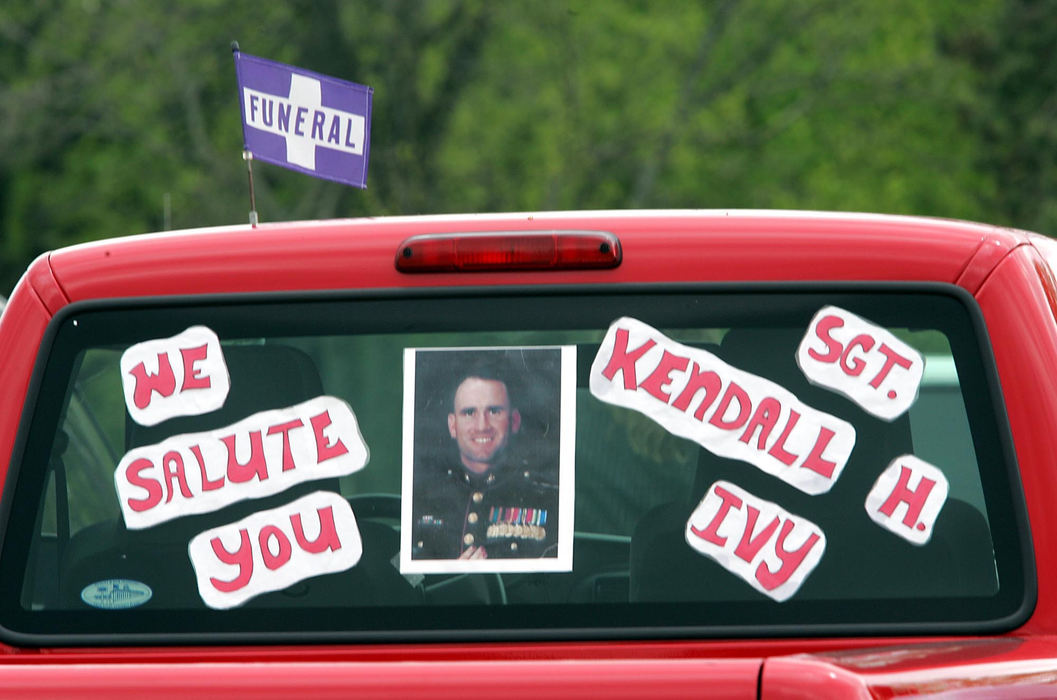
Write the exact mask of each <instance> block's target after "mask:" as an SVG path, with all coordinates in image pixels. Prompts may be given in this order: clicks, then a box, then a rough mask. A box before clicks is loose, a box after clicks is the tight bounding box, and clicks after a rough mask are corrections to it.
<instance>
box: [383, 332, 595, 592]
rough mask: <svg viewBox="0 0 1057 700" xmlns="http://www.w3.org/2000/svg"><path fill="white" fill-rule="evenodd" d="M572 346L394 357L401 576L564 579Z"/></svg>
mask: <svg viewBox="0 0 1057 700" xmlns="http://www.w3.org/2000/svg"><path fill="white" fill-rule="evenodd" d="M575 382H576V348H575V347H574V346H553V347H513V348H443V349H413V348H409V349H407V350H405V352H404V452H403V454H404V463H403V485H402V491H403V500H402V505H401V541H400V572H401V573H403V574H409V573H455V572H461V573H465V572H478V573H481V572H514V571H522V572H528V571H570V570H572V545H573V510H574V501H573V497H574V483H573V478H574V476H573V452H574V444H575V443H574V438H575V429H576V425H575V420H576V385H575Z"/></svg>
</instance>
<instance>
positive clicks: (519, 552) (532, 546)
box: [411, 463, 558, 559]
mask: <svg viewBox="0 0 1057 700" xmlns="http://www.w3.org/2000/svg"><path fill="white" fill-rule="evenodd" d="M556 473H557V470H556V469H552V470H539V469H534V468H532V467H531V466H529V465H528V463H508V464H503V465H499V466H497V467H495V468H493V469H491V470H489V472H488V473H486V474H473V473H471V472H469V471H467V470H466V469H465V468H463V467H462V465H461V464H456V465H455V466H451V467H448V468H440V469H436V470H431V473H430V474H428V475H427V476H426V478H423V479H421V481H420V482H419V483H416V485H415V505H414V512H413V518H414V521H413V534H412V553H411V557H412V558H413V559H458V557H459V555H460V554H461V553H462V552H463V551H465V550H466V549H468V548H470V547H481V546H483V547H484V548H485V551H486V552H487V556H488V558H489V559H513V558H538V557H556V556H557V555H558V547H557V542H558V483H557V478H556Z"/></svg>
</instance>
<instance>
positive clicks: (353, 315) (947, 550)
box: [0, 285, 1034, 643]
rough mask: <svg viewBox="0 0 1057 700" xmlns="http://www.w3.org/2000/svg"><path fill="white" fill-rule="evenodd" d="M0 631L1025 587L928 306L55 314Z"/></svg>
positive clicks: (731, 620) (572, 303) (693, 292)
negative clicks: (1, 629) (0, 629)
mask: <svg viewBox="0 0 1057 700" xmlns="http://www.w3.org/2000/svg"><path fill="white" fill-rule="evenodd" d="M42 358H44V359H43V360H42V370H41V371H40V372H39V373H38V376H37V377H36V379H35V381H34V385H33V390H32V391H33V392H34V393H33V398H32V400H31V403H30V408H29V409H28V410H27V413H26V419H25V424H24V425H23V426H22V433H21V436H20V441H19V445H18V447H17V448H16V454H15V460H14V462H13V464H12V469H11V471H10V475H9V476H10V478H9V483H8V487H7V489H6V491H5V494H4V499H5V500H4V506H5V517H6V519H7V520H6V526H5V530H4V538H3V550H2V555H0V588H2V590H3V595H2V596H0V624H2V627H3V629H4V630H5V631H6V634H7V637H8V638H9V639H10V640H13V641H16V642H20V643H39V642H40V641H41V640H52V641H53V640H55V639H57V638H59V639H63V640H66V641H68V642H70V643H101V642H102V643H118V642H120V641H121V640H128V639H133V638H134V639H137V640H141V641H157V642H165V641H173V640H187V641H199V642H208V641H218V640H232V641H245V640H251V641H252V640H269V639H286V640H290V639H294V640H297V639H304V640H327V639H332V640H408V639H418V640H429V639H484V638H496V637H504V638H525V637H533V638H555V639H558V638H570V637H577V638H589V637H604V636H609V637H621V638H631V637H656V636H676V635H678V636H688V635H696V636H753V635H782V634H803V633H804V632H805V630H814V631H815V633H856V634H869V633H878V632H882V631H893V632H894V631H901V632H906V633H914V632H926V631H928V632H937V631H946V632H980V631H984V630H993V629H996V628H1008V627H1010V626H1012V625H1014V624H1016V622H1017V621H1018V619H1019V618H1020V616H1022V615H1023V614H1024V613H1025V611H1026V610H1027V609H1028V608H1029V607H1030V605H1031V603H1032V590H1033V581H1034V578H1033V576H1034V574H1033V570H1032V568H1031V567H1032V564H1031V557H1030V555H1029V554H1026V553H1025V552H1026V551H1027V550H1026V546H1025V544H1024V542H1025V532H1024V531H1025V528H1024V526H1023V524H1022V523H1023V516H1022V505H1021V504H1020V495H1019V485H1018V481H1017V477H1016V469H1015V464H1014V463H1013V460H1012V457H1011V454H1012V452H1011V448H1010V445H1009V438H1008V435H1007V433H1008V429H1007V427H1006V424H1005V418H1004V413H1003V409H1002V405H1001V401H1000V399H999V397H998V395H997V391H996V386H997V381H996V379H995V375H994V370H993V368H992V366H991V359H990V350H989V345H988V342H987V339H986V337H985V336H984V335H983V333H982V323H981V322H980V321H979V319H978V314H977V312H976V310H975V306H974V304H973V302H972V300H971V299H970V298H968V297H967V296H964V295H961V294H960V293H958V292H957V291H956V290H953V288H948V287H944V286H923V287H907V286H892V285H872V286H871V285H858V286H854V287H852V286H848V285H843V286H838V287H834V288H829V287H823V286H820V285H812V286H789V285H784V286H756V287H752V288H738V287H732V286H702V287H679V288H672V289H665V288H660V289H638V288H629V289H627V290H620V291H618V292H606V293H601V292H599V293H585V292H583V291H582V290H575V293H574V292H573V291H568V290H561V289H555V290H540V289H538V288H537V289H531V290H524V289H522V290H516V292H515V291H504V290H489V291H473V292H465V293H455V292H449V291H445V292H434V293H426V292H414V293H412V292H400V293H390V294H385V293H377V294H373V295H364V294H359V295H351V294H350V295H347V296H342V295H340V294H329V295H308V296H304V295H301V296H298V295H289V296H283V297H275V296H268V297H249V298H240V299H224V298H212V299H201V300H197V299H195V300H181V301H178V302H172V301H168V302H167V301H164V300H138V301H134V302H121V303H118V302H115V303H110V304H102V303H99V304H84V305H75V306H73V307H70V308H69V309H67V310H66V311H64V312H63V313H62V314H61V315H60V316H59V317H57V318H56V319H55V321H54V322H53V324H52V327H51V329H50V331H49V334H48V337H47V339H46V343H45V348H44V349H43V350H42Z"/></svg>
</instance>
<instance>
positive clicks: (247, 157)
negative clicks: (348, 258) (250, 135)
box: [242, 149, 257, 228]
mask: <svg viewBox="0 0 1057 700" xmlns="http://www.w3.org/2000/svg"><path fill="white" fill-rule="evenodd" d="M242 159H243V160H244V161H246V174H247V175H248V176H249V179H250V226H252V227H253V228H257V198H256V197H255V196H254V193H253V153H252V152H251V151H249V150H248V149H244V150H243V151H242Z"/></svg>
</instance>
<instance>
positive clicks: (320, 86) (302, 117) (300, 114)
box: [234, 51, 374, 188]
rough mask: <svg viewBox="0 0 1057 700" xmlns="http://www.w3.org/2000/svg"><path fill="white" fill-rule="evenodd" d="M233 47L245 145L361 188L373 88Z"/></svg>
mask: <svg viewBox="0 0 1057 700" xmlns="http://www.w3.org/2000/svg"><path fill="white" fill-rule="evenodd" d="M234 53H235V74H236V76H237V78H238V83H239V104H240V106H241V107H242V137H243V139H244V141H245V143H246V150H247V151H249V152H250V153H252V154H253V157H254V158H255V159H257V160H263V161H264V162H266V163H273V164H275V165H281V166H283V167H284V168H290V169H291V170H300V171H301V172H303V173H306V174H308V175H314V176H316V177H321V178H325V179H327V180H337V181H338V182H344V183H345V184H348V185H355V186H356V187H361V188H366V187H367V158H368V156H369V154H370V145H371V95H372V93H373V92H374V91H373V90H371V88H369V87H366V86H364V85H357V84H356V83H350V82H346V81H344V80H338V79H337V78H331V77H328V76H326V75H320V74H319V73H313V72H311V71H307V70H302V69H300V68H294V67H293V66H288V65H286V64H285V63H277V62H275V61H268V60H265V59H263V58H258V57H256V56H249V55H247V54H244V53H241V52H239V51H235V52H234Z"/></svg>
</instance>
